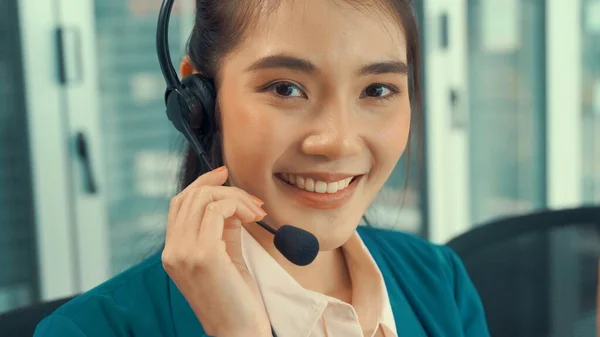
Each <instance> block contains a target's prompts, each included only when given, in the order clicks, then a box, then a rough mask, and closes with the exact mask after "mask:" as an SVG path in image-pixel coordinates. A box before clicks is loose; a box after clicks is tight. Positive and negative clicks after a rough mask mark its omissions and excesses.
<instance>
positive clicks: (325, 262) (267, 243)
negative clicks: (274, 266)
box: [246, 224, 352, 303]
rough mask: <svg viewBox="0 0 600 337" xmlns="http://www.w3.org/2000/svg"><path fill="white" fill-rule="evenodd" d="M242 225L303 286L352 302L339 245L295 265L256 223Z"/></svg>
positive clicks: (347, 272)
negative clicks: (308, 262)
mask: <svg viewBox="0 0 600 337" xmlns="http://www.w3.org/2000/svg"><path fill="white" fill-rule="evenodd" d="M246 229H247V230H248V232H249V233H250V235H252V237H254V238H255V239H256V240H257V241H258V242H259V243H260V245H261V246H262V247H263V248H264V249H265V250H266V251H267V252H268V253H269V255H271V256H272V257H273V259H275V261H277V263H278V264H279V265H280V266H281V267H282V268H283V269H284V270H285V271H286V272H287V273H288V274H289V275H290V276H291V277H292V278H294V280H296V282H298V284H300V285H301V286H302V287H303V288H305V289H308V290H311V291H315V292H318V293H321V294H324V295H327V296H331V297H335V298H338V299H340V300H342V301H344V302H347V303H351V302H352V282H351V278H350V272H349V270H348V265H347V263H346V259H345V256H344V252H343V249H342V248H341V247H340V248H337V249H334V250H331V251H321V252H319V254H318V255H317V257H316V258H315V260H314V261H313V262H312V263H311V264H309V265H308V266H303V267H301V266H297V265H295V264H293V263H291V262H290V261H288V260H287V259H286V258H285V257H284V256H283V255H281V253H279V251H278V250H277V248H275V245H274V244H273V235H272V234H271V233H267V232H266V231H264V230H263V229H261V228H260V227H259V226H258V225H252V224H251V225H250V226H246Z"/></svg>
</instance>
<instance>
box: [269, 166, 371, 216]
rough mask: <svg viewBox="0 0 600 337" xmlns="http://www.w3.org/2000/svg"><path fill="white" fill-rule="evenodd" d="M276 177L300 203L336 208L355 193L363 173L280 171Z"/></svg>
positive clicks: (316, 206) (320, 207)
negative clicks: (298, 172)
mask: <svg viewBox="0 0 600 337" xmlns="http://www.w3.org/2000/svg"><path fill="white" fill-rule="evenodd" d="M275 177H276V178H277V179H276V180H277V181H279V182H280V185H281V187H282V188H283V189H284V190H285V192H286V193H288V195H291V196H293V197H294V198H295V200H296V201H297V202H298V203H300V204H302V205H304V206H307V207H311V208H318V209H336V208H340V207H342V206H343V205H344V204H345V203H346V202H347V201H348V200H350V198H351V197H352V196H353V195H354V191H355V190H356V187H357V185H358V183H359V181H360V180H361V178H362V177H363V175H340V174H312V175H310V176H309V175H308V174H291V173H279V174H276V175H275Z"/></svg>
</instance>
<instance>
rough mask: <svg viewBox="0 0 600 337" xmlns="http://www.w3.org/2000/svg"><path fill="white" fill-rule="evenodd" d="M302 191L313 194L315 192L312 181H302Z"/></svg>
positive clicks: (308, 179)
mask: <svg viewBox="0 0 600 337" xmlns="http://www.w3.org/2000/svg"><path fill="white" fill-rule="evenodd" d="M304 189H305V190H307V191H309V192H314V191H315V181H314V180H312V179H311V178H306V179H305V180H304Z"/></svg>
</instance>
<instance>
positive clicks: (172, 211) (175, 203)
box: [165, 196, 183, 242]
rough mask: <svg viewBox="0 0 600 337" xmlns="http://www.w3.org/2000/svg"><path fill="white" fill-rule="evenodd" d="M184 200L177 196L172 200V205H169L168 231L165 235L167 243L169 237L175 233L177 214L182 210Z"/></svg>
mask: <svg viewBox="0 0 600 337" xmlns="http://www.w3.org/2000/svg"><path fill="white" fill-rule="evenodd" d="M182 200H183V199H182V198H181V197H180V196H175V197H173V198H172V199H171V204H170V205H169V214H168V215H167V230H166V234H165V242H166V241H168V240H169V236H170V234H172V232H173V229H172V228H173V226H174V225H175V221H176V219H177V214H178V213H179V210H180V209H181V204H182V203H183V201H182Z"/></svg>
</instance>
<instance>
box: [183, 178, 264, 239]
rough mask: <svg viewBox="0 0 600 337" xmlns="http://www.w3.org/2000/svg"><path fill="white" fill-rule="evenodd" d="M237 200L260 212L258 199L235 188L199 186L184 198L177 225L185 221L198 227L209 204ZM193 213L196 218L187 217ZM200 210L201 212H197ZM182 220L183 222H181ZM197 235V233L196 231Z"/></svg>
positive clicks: (260, 203) (260, 202)
mask: <svg viewBox="0 0 600 337" xmlns="http://www.w3.org/2000/svg"><path fill="white" fill-rule="evenodd" d="M227 198H231V199H238V200H239V201H240V202H242V203H244V204H245V205H246V206H247V207H248V208H250V209H254V210H256V211H258V212H260V207H259V205H262V201H260V200H259V199H258V198H254V197H252V196H251V195H250V194H249V193H248V192H246V191H244V190H241V189H239V188H237V187H229V186H200V187H197V188H196V189H194V190H190V191H189V192H188V194H187V196H186V197H185V200H184V202H183V204H182V206H181V208H180V212H179V215H178V217H177V220H176V222H177V223H183V222H186V223H187V221H194V219H195V221H196V223H198V225H199V224H200V220H201V219H202V218H203V216H204V212H203V211H204V208H205V207H206V205H208V204H209V203H211V202H214V201H217V200H222V199H227ZM192 209H194V210H196V211H194V216H196V218H191V219H190V217H189V216H188V214H189V213H190V212H192ZM198 210H200V211H201V212H198ZM181 220H183V222H181ZM196 233H197V231H196Z"/></svg>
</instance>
